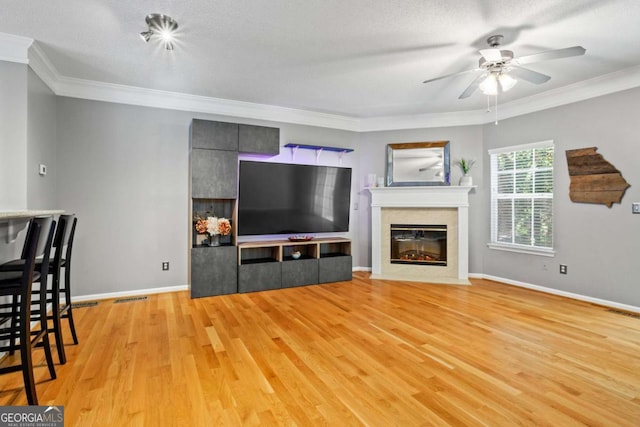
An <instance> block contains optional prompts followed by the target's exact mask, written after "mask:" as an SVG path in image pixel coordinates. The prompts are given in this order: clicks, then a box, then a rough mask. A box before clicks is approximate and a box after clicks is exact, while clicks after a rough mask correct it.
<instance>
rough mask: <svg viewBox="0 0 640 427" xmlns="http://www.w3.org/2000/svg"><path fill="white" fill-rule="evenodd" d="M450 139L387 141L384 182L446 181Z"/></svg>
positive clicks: (391, 184)
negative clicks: (385, 178) (398, 142)
mask: <svg viewBox="0 0 640 427" xmlns="http://www.w3.org/2000/svg"><path fill="white" fill-rule="evenodd" d="M449 164H450V160H449V141H434V142H408V143H400V144H388V145H387V180H386V183H387V186H388V187H399V186H422V185H449V172H450V167H449V166H450V165H449Z"/></svg>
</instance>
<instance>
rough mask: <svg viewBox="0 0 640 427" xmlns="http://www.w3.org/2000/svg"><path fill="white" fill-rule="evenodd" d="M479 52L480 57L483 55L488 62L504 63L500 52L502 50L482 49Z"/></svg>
mask: <svg viewBox="0 0 640 427" xmlns="http://www.w3.org/2000/svg"><path fill="white" fill-rule="evenodd" d="M478 52H480V55H482V57H483V58H484V59H485V60H486V61H487V62H500V61H502V52H500V49H480V50H479V51H478Z"/></svg>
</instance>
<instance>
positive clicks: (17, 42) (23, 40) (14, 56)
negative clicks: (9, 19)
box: [0, 33, 33, 64]
mask: <svg viewBox="0 0 640 427" xmlns="http://www.w3.org/2000/svg"><path fill="white" fill-rule="evenodd" d="M32 43H33V39H30V38H28V37H21V36H14V35H13V34H7V33H0V61H7V62H17V63H19V64H28V63H29V57H28V55H27V51H28V49H29V46H31V44H32Z"/></svg>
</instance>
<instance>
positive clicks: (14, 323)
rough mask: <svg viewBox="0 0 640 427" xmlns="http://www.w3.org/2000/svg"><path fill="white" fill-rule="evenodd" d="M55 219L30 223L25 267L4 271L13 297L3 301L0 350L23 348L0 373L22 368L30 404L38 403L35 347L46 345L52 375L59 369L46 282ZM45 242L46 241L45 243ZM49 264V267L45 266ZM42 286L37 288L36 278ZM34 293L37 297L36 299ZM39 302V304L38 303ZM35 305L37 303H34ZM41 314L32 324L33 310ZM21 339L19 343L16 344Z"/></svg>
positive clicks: (5, 292) (3, 285) (2, 279)
mask: <svg viewBox="0 0 640 427" xmlns="http://www.w3.org/2000/svg"><path fill="white" fill-rule="evenodd" d="M54 224H55V221H53V220H52V218H51V217H48V218H36V219H33V220H32V221H31V223H30V225H29V229H28V232H27V237H26V239H25V245H24V248H23V251H22V259H23V260H24V261H23V263H22V268H21V269H19V270H18V271H0V295H2V296H7V297H9V299H10V301H8V302H6V303H2V304H0V309H1V310H2V313H1V314H0V343H2V344H1V345H0V351H2V352H9V353H10V354H13V353H14V352H15V351H16V350H18V351H20V364H18V365H11V366H6V367H2V368H0V374H6V373H10V372H17V371H22V376H23V379H24V386H25V391H26V394H27V401H28V402H29V405H37V404H38V397H37V394H36V387H35V380H34V376H33V362H32V354H31V351H32V348H33V347H34V346H37V345H41V346H43V347H44V351H45V357H46V360H47V366H48V368H49V374H50V375H51V379H55V378H56V371H55V367H54V365H53V357H52V356H51V346H50V343H49V333H48V331H47V316H46V310H47V309H46V289H47V287H46V284H47V272H48V269H49V254H50V251H51V244H52V241H53V232H54ZM43 242H44V245H43V244H42V243H43ZM40 251H42V252H41V253H42V271H34V270H35V265H36V257H37V256H38V255H39V254H40ZM45 267H46V270H45ZM36 280H39V281H40V286H39V288H38V289H37V290H36V291H34V287H33V282H34V281H36ZM32 296H34V297H35V298H34V300H33V301H32ZM34 303H35V305H34ZM32 305H33V307H32ZM32 308H35V311H34V314H35V316H36V317H38V318H39V320H38V321H37V322H34V324H32V317H31V311H32ZM16 340H18V344H16Z"/></svg>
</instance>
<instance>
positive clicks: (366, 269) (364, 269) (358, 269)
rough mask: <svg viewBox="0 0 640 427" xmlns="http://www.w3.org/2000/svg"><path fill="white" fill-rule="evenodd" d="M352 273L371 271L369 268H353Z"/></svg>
mask: <svg viewBox="0 0 640 427" xmlns="http://www.w3.org/2000/svg"><path fill="white" fill-rule="evenodd" d="M353 271H371V267H353Z"/></svg>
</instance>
